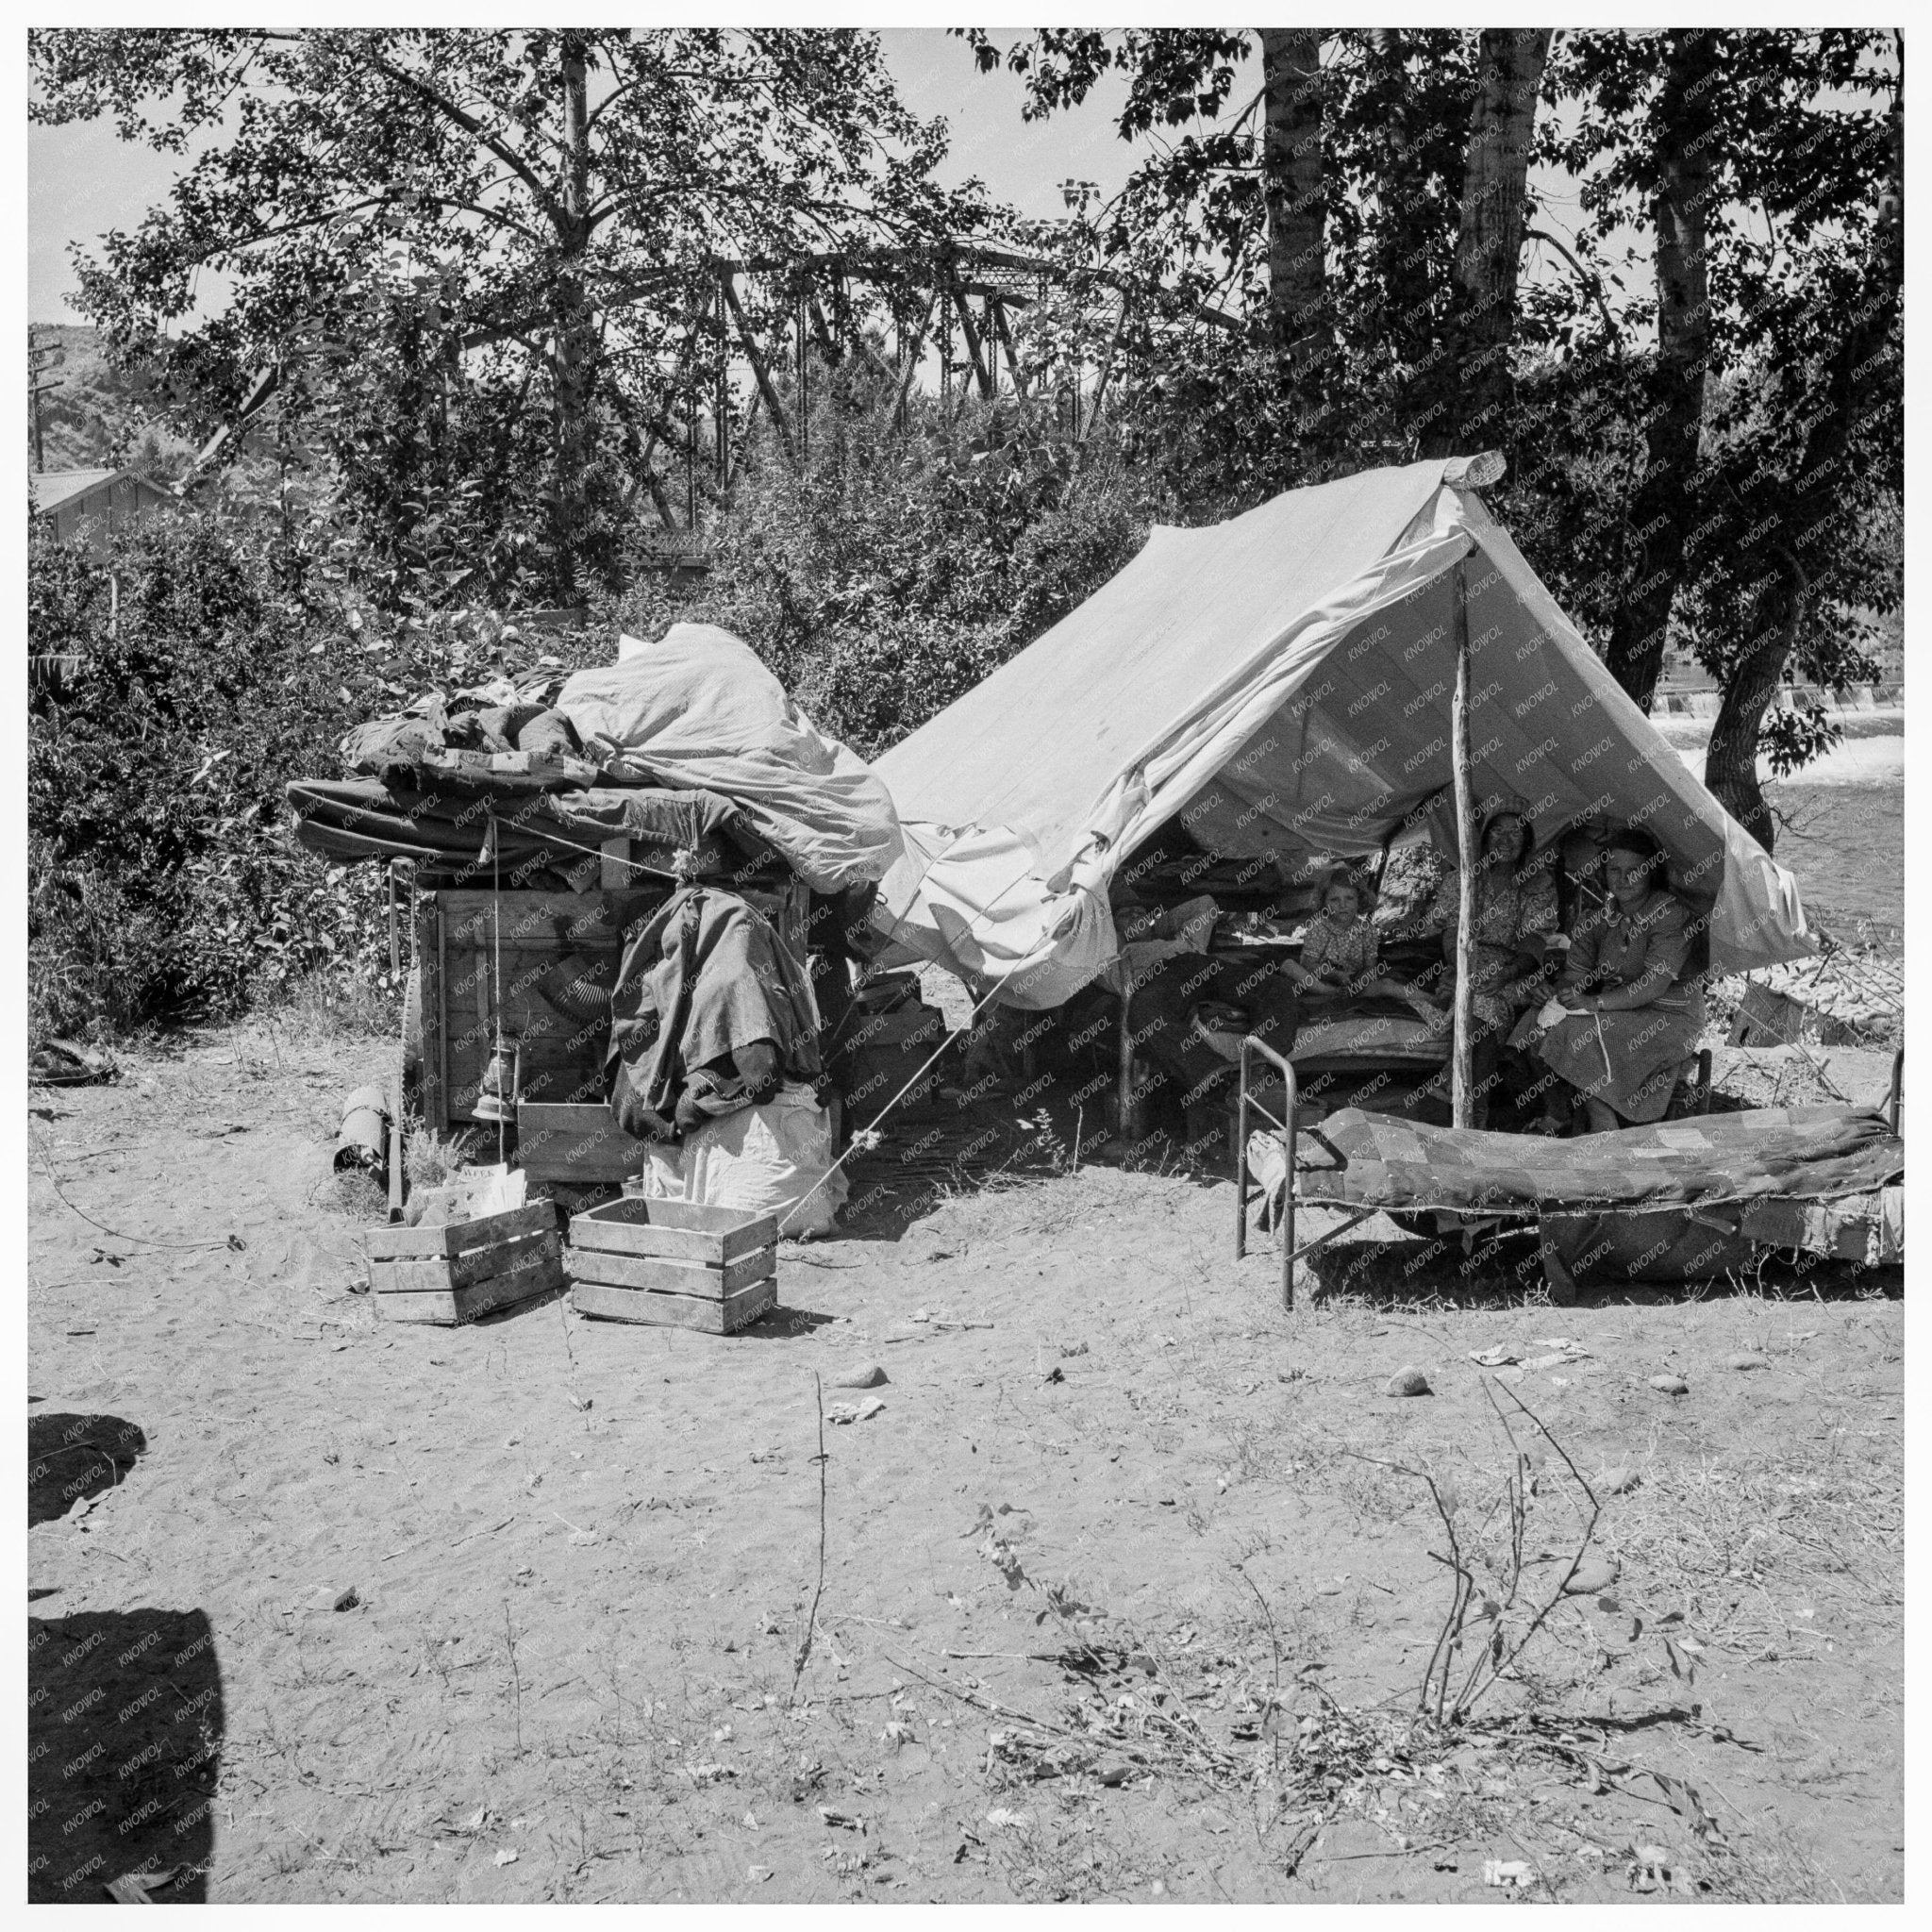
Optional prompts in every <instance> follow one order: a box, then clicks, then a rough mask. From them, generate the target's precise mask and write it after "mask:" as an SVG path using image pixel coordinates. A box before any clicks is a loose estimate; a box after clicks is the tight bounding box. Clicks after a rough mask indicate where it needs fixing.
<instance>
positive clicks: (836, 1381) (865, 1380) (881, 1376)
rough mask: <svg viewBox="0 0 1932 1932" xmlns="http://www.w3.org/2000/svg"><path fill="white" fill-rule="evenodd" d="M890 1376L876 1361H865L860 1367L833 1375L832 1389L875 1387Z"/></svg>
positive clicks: (881, 1384) (878, 1386) (879, 1385)
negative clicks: (849, 1371) (842, 1373)
mask: <svg viewBox="0 0 1932 1932" xmlns="http://www.w3.org/2000/svg"><path fill="white" fill-rule="evenodd" d="M889 1379H890V1378H889V1377H888V1375H887V1374H886V1372H885V1370H883V1369H882V1368H880V1367H879V1365H878V1363H876V1362H867V1363H866V1365H865V1366H864V1367H863V1368H862V1369H854V1370H853V1371H852V1372H851V1373H850V1374H844V1375H837V1376H834V1377H833V1380H832V1387H833V1388H834V1389H877V1388H880V1387H882V1386H883V1385H884V1384H885V1383H886V1382H887V1381H888V1380H889Z"/></svg>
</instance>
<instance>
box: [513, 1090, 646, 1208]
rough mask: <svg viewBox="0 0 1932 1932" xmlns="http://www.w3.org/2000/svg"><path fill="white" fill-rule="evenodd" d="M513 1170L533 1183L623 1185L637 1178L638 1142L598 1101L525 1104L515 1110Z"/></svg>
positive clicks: (640, 1161) (641, 1149)
mask: <svg viewBox="0 0 1932 1932" xmlns="http://www.w3.org/2000/svg"><path fill="white" fill-rule="evenodd" d="M517 1165H518V1166H519V1167H521V1168H522V1169H523V1170H524V1172H525V1174H528V1175H529V1176H530V1178H531V1179H532V1180H538V1181H566V1182H569V1183H571V1184H573V1185H575V1186H579V1187H591V1186H595V1185H596V1184H598V1183H599V1182H616V1181H625V1180H628V1179H629V1178H630V1177H631V1176H632V1175H633V1174H641V1173H642V1172H643V1167H644V1142H643V1141H637V1140H633V1139H632V1138H631V1136H630V1135H628V1134H626V1133H625V1132H624V1131H623V1130H622V1129H621V1128H620V1127H619V1126H618V1124H617V1121H616V1118H615V1117H614V1116H613V1115H612V1113H611V1111H610V1109H609V1108H608V1106H606V1105H604V1104H603V1103H602V1102H601V1101H600V1102H594V1103H591V1104H588V1105H587V1104H583V1103H578V1102H569V1103H564V1104H561V1105H559V1104H557V1103H554V1102H550V1101H529V1100H526V1101H523V1102H521V1103H520V1104H519V1105H518V1108H517Z"/></svg>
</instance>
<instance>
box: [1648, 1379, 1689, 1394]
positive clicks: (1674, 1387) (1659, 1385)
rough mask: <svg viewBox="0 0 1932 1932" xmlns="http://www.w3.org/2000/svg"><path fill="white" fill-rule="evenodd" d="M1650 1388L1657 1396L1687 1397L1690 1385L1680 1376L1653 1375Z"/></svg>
mask: <svg viewBox="0 0 1932 1932" xmlns="http://www.w3.org/2000/svg"><path fill="white" fill-rule="evenodd" d="M1650 1386H1651V1387H1652V1388H1653V1389H1655V1390H1656V1391H1657V1393H1658V1394H1659V1395H1688V1394H1690V1392H1691V1385H1690V1383H1688V1382H1687V1381H1685V1379H1684V1378H1683V1376H1682V1375H1653V1376H1652V1377H1651V1378H1650Z"/></svg>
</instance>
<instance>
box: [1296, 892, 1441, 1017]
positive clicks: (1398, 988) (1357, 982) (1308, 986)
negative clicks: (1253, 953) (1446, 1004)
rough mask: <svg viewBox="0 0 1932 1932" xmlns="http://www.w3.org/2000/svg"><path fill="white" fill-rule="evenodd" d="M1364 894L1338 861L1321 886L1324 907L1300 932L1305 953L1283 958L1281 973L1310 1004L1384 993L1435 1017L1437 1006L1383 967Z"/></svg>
mask: <svg viewBox="0 0 1932 1932" xmlns="http://www.w3.org/2000/svg"><path fill="white" fill-rule="evenodd" d="M1365 897H1366V895H1365V894H1364V892H1363V891H1362V887H1361V884H1360V881H1359V880H1357V879H1356V878H1355V877H1354V876H1353V875H1352V874H1350V873H1349V871H1348V870H1347V868H1346V867H1344V866H1337V867H1336V868H1335V870H1334V871H1333V872H1331V873H1330V874H1328V879H1327V882H1326V884H1325V885H1324V887H1323V889H1322V910H1321V911H1320V912H1319V913H1318V914H1317V915H1316V916H1315V917H1314V918H1313V919H1312V920H1310V921H1309V923H1308V926H1307V931H1306V932H1305V933H1304V934H1303V936H1302V953H1301V958H1299V959H1298V960H1296V959H1286V960H1284V961H1283V962H1282V967H1281V970H1282V972H1283V974H1286V975H1287V977H1288V978H1289V979H1290V980H1291V982H1292V983H1293V985H1294V986H1295V988H1296V990H1297V991H1299V992H1300V993H1301V995H1302V997H1303V999H1304V1000H1305V1001H1307V1003H1309V1004H1311V1005H1328V1004H1335V1005H1341V1004H1343V1003H1355V1002H1358V1001H1360V1000H1363V999H1366V998H1369V997H1370V996H1372V995H1375V994H1381V995H1383V996H1386V997H1387V998H1390V999H1395V1000H1400V1001H1401V1002H1402V1003H1403V1004H1404V1005H1405V1006H1408V1007H1411V1008H1415V1009H1416V1010H1417V1011H1419V1012H1422V1013H1423V1014H1424V1016H1425V1017H1428V1018H1434V1017H1435V1012H1436V1009H1435V1008H1433V1007H1431V1006H1430V1005H1429V1003H1428V1002H1427V1001H1426V1000H1424V998H1422V996H1421V995H1420V994H1418V993H1415V992H1413V991H1411V990H1410V989H1409V988H1407V987H1406V986H1404V985H1402V984H1401V982H1400V981H1398V980H1395V979H1391V977H1389V975H1388V974H1385V973H1384V972H1383V971H1382V959H1381V951H1380V946H1379V942H1378V941H1377V940H1376V937H1375V929H1374V926H1373V925H1371V924H1370V923H1369V908H1368V906H1367V905H1366V903H1365Z"/></svg>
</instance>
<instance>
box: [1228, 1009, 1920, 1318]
mask: <svg viewBox="0 0 1932 1932" xmlns="http://www.w3.org/2000/svg"><path fill="white" fill-rule="evenodd" d="M1257 1054H1258V1055H1260V1057H1261V1058H1263V1059H1265V1060H1266V1061H1267V1062H1268V1063H1269V1065H1270V1066H1272V1067H1273V1068H1274V1070H1275V1072H1276V1073H1278V1074H1280V1075H1281V1078H1282V1083H1283V1088H1282V1091H1283V1100H1284V1106H1283V1117H1282V1118H1281V1119H1279V1120H1277V1119H1276V1118H1275V1117H1274V1115H1273V1114H1272V1113H1270V1112H1269V1111H1268V1109H1267V1108H1265V1107H1263V1106H1262V1105H1261V1103H1260V1102H1259V1101H1258V1100H1257V1099H1256V1098H1255V1096H1254V1094H1253V1093H1252V1092H1251V1091H1249V1072H1250V1069H1251V1067H1252V1066H1253V1064H1254V1059H1253V1057H1254V1056H1255V1055H1257ZM1697 1059H1698V1074H1699V1080H1698V1088H1697V1091H1698V1093H1699V1098H1700V1100H1701V1102H1702V1105H1701V1106H1700V1107H1699V1108H1698V1111H1699V1112H1703V1111H1705V1110H1706V1109H1707V1108H1708V1107H1709V1105H1710V1052H1709V1049H1708V1048H1705V1049H1703V1050H1701V1051H1700V1052H1699V1054H1698V1056H1697ZM1905 1071H1906V1051H1905V1048H1904V1047H1900V1048H1899V1049H1898V1050H1897V1051H1896V1052H1895V1053H1894V1054H1893V1055H1892V1058H1891V1091H1890V1094H1889V1095H1888V1096H1887V1097H1886V1102H1885V1108H1884V1112H1885V1116H1886V1120H1887V1122H1888V1124H1890V1128H1891V1131H1892V1133H1893V1134H1894V1135H1895V1134H1897V1133H1898V1131H1899V1127H1900V1124H1901V1122H1902V1121H1903V1119H1904V1114H1905ZM1295 1091H1296V1089H1295V1073H1294V1067H1293V1064H1292V1063H1291V1061H1290V1060H1289V1059H1288V1058H1285V1057H1284V1056H1283V1055H1281V1054H1278V1053H1276V1052H1275V1051H1274V1048H1273V1047H1272V1046H1268V1045H1265V1044H1264V1043H1263V1042H1262V1041H1258V1040H1257V1039H1256V1038H1255V1037H1254V1036H1253V1035H1252V1034H1249V1035H1247V1036H1245V1037H1244V1038H1243V1039H1242V1041H1241V1089H1240V1097H1239V1099H1238V1100H1237V1101H1236V1103H1235V1175H1234V1257H1235V1259H1236V1260H1237V1261H1239V1260H1241V1259H1242V1258H1243V1257H1245V1256H1246V1254H1247V1252H1248V1116H1249V1114H1250V1113H1255V1114H1258V1115H1259V1116H1260V1117H1261V1118H1262V1119H1263V1120H1264V1121H1266V1122H1267V1123H1268V1124H1269V1125H1270V1126H1272V1127H1273V1128H1274V1130H1275V1131H1276V1132H1277V1133H1278V1134H1279V1135H1280V1136H1281V1154H1282V1161H1283V1169H1282V1172H1283V1180H1282V1187H1281V1193H1282V1202H1281V1306H1282V1307H1283V1308H1284V1309H1288V1310H1292V1309H1293V1307H1294V1264H1295V1263H1296V1262H1297V1261H1299V1260H1300V1259H1301V1258H1302V1257H1303V1256H1304V1255H1312V1254H1313V1253H1314V1252H1315V1250H1316V1249H1317V1248H1320V1247H1323V1246H1325V1245H1326V1244H1327V1243H1328V1242H1329V1241H1333V1240H1335V1238H1336V1237H1337V1236H1338V1235H1344V1234H1346V1233H1347V1232H1348V1231H1349V1229H1350V1228H1352V1227H1358V1226H1360V1225H1361V1224H1362V1223H1363V1222H1365V1221H1367V1220H1369V1219H1370V1218H1371V1216H1373V1215H1375V1214H1378V1213H1380V1212H1381V1209H1380V1208H1363V1209H1362V1210H1361V1212H1360V1213H1358V1214H1351V1215H1349V1216H1348V1217H1347V1219H1346V1220H1343V1221H1341V1222H1338V1223H1337V1224H1336V1225H1335V1226H1333V1227H1331V1228H1329V1229H1328V1230H1327V1231H1326V1232H1325V1233H1324V1234H1318V1235H1317V1236H1316V1237H1315V1239H1314V1240H1313V1241H1310V1242H1308V1244H1307V1246H1306V1247H1300V1248H1298V1247H1296V1246H1295V1244H1294V1145H1295V1139H1296V1129H1295ZM1573 1292H1574V1291H1573Z"/></svg>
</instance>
